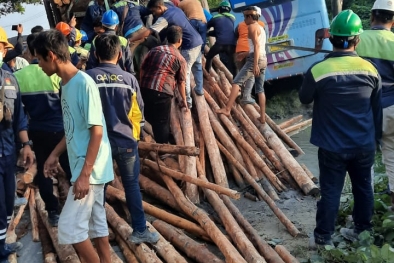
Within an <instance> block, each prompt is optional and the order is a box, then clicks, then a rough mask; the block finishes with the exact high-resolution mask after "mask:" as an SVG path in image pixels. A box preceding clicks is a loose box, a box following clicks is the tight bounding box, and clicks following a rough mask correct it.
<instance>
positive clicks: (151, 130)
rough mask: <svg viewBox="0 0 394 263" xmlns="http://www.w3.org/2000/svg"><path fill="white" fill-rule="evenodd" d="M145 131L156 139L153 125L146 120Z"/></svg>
mask: <svg viewBox="0 0 394 263" xmlns="http://www.w3.org/2000/svg"><path fill="white" fill-rule="evenodd" d="M144 131H145V132H146V133H147V134H149V135H150V136H152V137H154V134H153V129H152V125H151V124H150V123H149V122H147V121H146V120H145V125H144Z"/></svg>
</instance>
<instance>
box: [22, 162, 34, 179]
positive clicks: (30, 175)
mask: <svg viewBox="0 0 394 263" xmlns="http://www.w3.org/2000/svg"><path fill="white" fill-rule="evenodd" d="M36 174H37V163H36V162H34V163H33V164H32V166H30V168H29V169H27V171H26V172H24V173H23V182H24V183H25V184H31V183H32V182H33V181H34V177H36Z"/></svg>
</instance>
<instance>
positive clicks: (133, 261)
mask: <svg viewBox="0 0 394 263" xmlns="http://www.w3.org/2000/svg"><path fill="white" fill-rule="evenodd" d="M115 240H116V243H118V245H119V247H120V249H121V250H122V254H123V256H124V257H125V259H126V263H138V259H137V258H136V257H135V255H134V253H133V252H132V251H131V250H130V248H129V247H128V246H127V244H126V242H125V241H124V240H123V239H122V238H121V237H120V236H119V235H115Z"/></svg>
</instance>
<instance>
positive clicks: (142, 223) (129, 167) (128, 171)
mask: <svg viewBox="0 0 394 263" xmlns="http://www.w3.org/2000/svg"><path fill="white" fill-rule="evenodd" d="M112 157H113V158H114V159H115V161H116V164H117V165H118V168H119V173H120V177H121V178H122V183H123V187H124V190H125V194H126V203H127V208H128V209H129V212H130V214H131V227H132V228H133V230H136V231H138V232H143V231H145V229H146V219H145V214H144V209H143V208H142V196H141V192H140V185H139V183H138V178H139V175H140V158H139V155H138V148H137V147H135V148H132V149H126V148H120V147H113V148H112Z"/></svg>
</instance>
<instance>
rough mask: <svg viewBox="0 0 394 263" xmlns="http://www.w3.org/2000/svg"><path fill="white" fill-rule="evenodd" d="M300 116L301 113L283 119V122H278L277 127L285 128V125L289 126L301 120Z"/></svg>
mask: <svg viewBox="0 0 394 263" xmlns="http://www.w3.org/2000/svg"><path fill="white" fill-rule="evenodd" d="M302 118H303V116H302V115H298V116H295V117H293V118H291V119H289V120H287V121H284V122H282V123H280V124H278V127H279V128H281V129H282V130H283V129H285V128H287V127H290V126H291V125H293V124H295V123H297V122H299V121H301V120H302Z"/></svg>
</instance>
